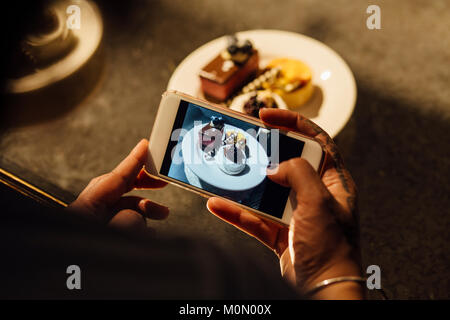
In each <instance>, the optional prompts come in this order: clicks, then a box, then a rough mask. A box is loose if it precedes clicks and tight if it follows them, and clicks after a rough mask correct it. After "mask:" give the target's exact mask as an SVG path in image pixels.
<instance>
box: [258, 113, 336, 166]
mask: <svg viewBox="0 0 450 320" xmlns="http://www.w3.org/2000/svg"><path fill="white" fill-rule="evenodd" d="M259 116H260V118H261V120H262V121H263V122H264V123H265V124H266V125H268V126H270V127H274V128H279V129H282V130H288V131H295V132H299V133H301V134H304V135H307V136H310V137H312V138H315V139H316V140H317V141H318V142H319V143H320V144H321V146H322V147H323V148H324V149H325V151H326V152H328V153H329V154H330V155H331V159H333V160H334V161H335V162H336V163H339V164H340V163H342V159H341V157H340V153H339V151H338V150H337V146H336V144H335V143H334V141H333V139H331V137H330V136H329V135H328V134H327V133H326V132H325V130H323V129H322V128H321V127H319V126H318V125H317V124H315V123H314V122H312V121H311V120H309V119H307V118H305V117H303V116H302V115H300V114H299V113H297V112H293V111H289V110H281V109H270V108H262V109H260V111H259Z"/></svg>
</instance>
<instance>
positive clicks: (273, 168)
mask: <svg viewBox="0 0 450 320" xmlns="http://www.w3.org/2000/svg"><path fill="white" fill-rule="evenodd" d="M278 167H279V166H278V165H277V166H270V167H268V168H267V170H266V173H267V175H269V176H271V175H273V174H277V173H278Z"/></svg>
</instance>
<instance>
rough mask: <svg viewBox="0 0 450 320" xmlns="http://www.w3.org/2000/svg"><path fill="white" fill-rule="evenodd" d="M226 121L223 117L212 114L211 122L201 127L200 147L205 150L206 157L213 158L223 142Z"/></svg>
mask: <svg viewBox="0 0 450 320" xmlns="http://www.w3.org/2000/svg"><path fill="white" fill-rule="evenodd" d="M224 126H225V121H224V120H223V119H222V117H216V116H212V117H211V119H210V121H209V123H208V124H207V125H205V126H203V128H201V129H200V131H199V133H198V135H199V147H200V149H201V150H202V151H204V152H205V158H206V159H207V160H211V159H212V158H214V156H215V155H216V151H217V150H218V149H219V148H220V146H221V144H222V135H223V128H224Z"/></svg>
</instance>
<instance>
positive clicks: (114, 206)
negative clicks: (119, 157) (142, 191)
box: [68, 139, 169, 230]
mask: <svg viewBox="0 0 450 320" xmlns="http://www.w3.org/2000/svg"><path fill="white" fill-rule="evenodd" d="M147 149H148V141H147V140H146V139H143V140H141V141H140V142H139V143H138V144H137V145H136V146H135V147H134V149H133V150H132V151H131V152H130V154H129V155H128V156H127V157H126V158H125V159H124V160H123V161H122V162H121V163H120V164H119V165H118V166H117V167H116V168H115V169H113V170H112V171H111V172H109V173H106V174H104V175H101V176H99V177H96V178H94V179H92V180H91V181H90V182H89V184H88V186H87V187H86V188H85V189H84V190H83V191H82V192H81V193H80V195H79V196H78V198H77V199H76V200H75V201H74V202H73V203H72V204H70V206H69V207H68V210H70V211H73V212H76V213H78V214H83V215H85V216H88V217H92V218H94V219H95V220H97V221H100V222H101V223H107V224H108V225H110V226H112V227H117V228H122V229H123V228H125V229H133V230H141V229H144V228H145V227H146V222H145V218H150V219H165V218H167V216H168V214H169V209H168V208H167V207H165V206H162V205H160V204H157V203H155V202H152V201H150V200H148V199H144V198H141V197H136V196H123V194H125V193H127V192H129V191H131V190H132V189H134V188H146V189H159V188H162V187H164V186H165V185H166V184H167V183H166V182H164V181H162V180H157V179H153V178H151V177H149V176H148V175H147V174H146V173H145V172H144V171H143V170H142V168H143V166H144V164H145V161H146V159H147Z"/></svg>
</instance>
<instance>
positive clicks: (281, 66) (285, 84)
mask: <svg viewBox="0 0 450 320" xmlns="http://www.w3.org/2000/svg"><path fill="white" fill-rule="evenodd" d="M267 69H269V70H270V69H275V70H277V71H276V73H277V76H276V77H274V78H272V79H270V80H271V81H266V82H264V83H262V87H263V88H266V89H269V90H271V91H273V92H275V93H276V94H278V95H279V96H280V97H281V98H282V99H283V100H284V102H285V103H286V105H287V106H288V108H289V109H296V108H298V107H300V106H302V105H303V104H304V103H305V102H306V101H308V100H309V98H310V97H311V95H312V93H313V91H314V87H313V85H312V81H311V79H312V71H311V69H310V68H309V67H308V66H307V65H306V64H305V63H303V62H302V61H300V60H295V59H289V58H278V59H274V60H272V61H271V62H269V64H268V65H267Z"/></svg>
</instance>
